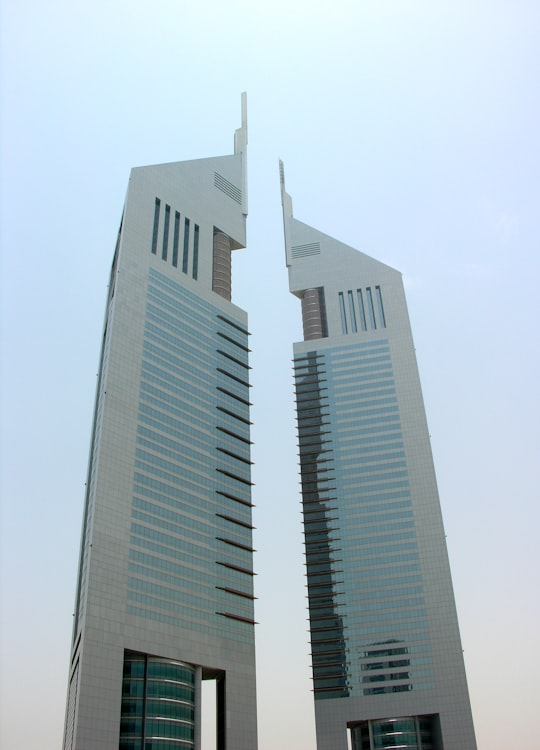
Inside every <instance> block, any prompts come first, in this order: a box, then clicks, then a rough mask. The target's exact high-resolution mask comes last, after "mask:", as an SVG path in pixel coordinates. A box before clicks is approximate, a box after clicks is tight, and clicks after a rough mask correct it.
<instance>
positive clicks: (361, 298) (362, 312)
mask: <svg viewBox="0 0 540 750" xmlns="http://www.w3.org/2000/svg"><path fill="white" fill-rule="evenodd" d="M356 291H357V293H358V309H359V310H360V326H361V328H362V330H363V331H367V323H366V308H365V307H364V295H363V294H362V290H361V289H357V290H356Z"/></svg>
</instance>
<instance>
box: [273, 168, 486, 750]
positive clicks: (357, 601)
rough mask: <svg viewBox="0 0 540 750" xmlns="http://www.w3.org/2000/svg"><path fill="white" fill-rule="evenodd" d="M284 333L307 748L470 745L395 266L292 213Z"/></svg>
mask: <svg viewBox="0 0 540 750" xmlns="http://www.w3.org/2000/svg"><path fill="white" fill-rule="evenodd" d="M281 189H282V203H283V217H284V229H285V249H286V262H287V267H288V270H289V286H290V291H291V292H292V293H293V294H294V295H296V296H297V297H298V298H299V300H300V302H301V307H302V318H303V326H304V340H303V341H301V342H298V343H295V344H294V377H295V383H296V405H297V420H298V441H299V451H300V468H301V482H302V505H303V519H304V535H305V554H306V568H307V584H308V601H309V617H310V632H311V654H312V666H313V690H314V697H315V718H316V731H317V748H318V750H346V748H347V732H348V731H349V732H350V735H351V741H352V747H353V749H354V750H375V749H379V748H397V747H399V748H404V749H405V748H409V749H411V750H413V749H414V750H443V748H444V750H474V748H475V747H476V742H475V737H474V728H473V722H472V716H471V709H470V705H469V698H468V691H467V682H466V676H465V669H464V664H463V655H462V649H461V643H460V637H459V629H458V622H457V616H456V610H455V605H454V597H453V591H452V582H451V578H450V569H449V564H448V557H447V552H446V542H445V536H444V530H443V524H442V519H441V512H440V506H439V499H438V493H437V485H436V480H435V472H434V468H433V460H432V456H431V448H430V443H429V435H428V429H427V423H426V418H425V413H424V405H423V401H422V394H421V389H420V381H419V376H418V369H417V364H416V358H415V353H414V346H413V340H412V334H411V329H410V324H409V318H408V312H407V305H406V301H405V295H404V291H403V284H402V280H401V274H400V273H399V272H398V271H395V270H394V269H392V268H390V267H388V266H386V265H384V264H383V263H380V262H378V261H376V260H374V259H373V258H370V257H369V256H367V255H364V254H363V253H361V252H358V251H357V250H354V249H353V248H351V247H348V246H347V245H344V244H343V243H341V242H338V241H337V240H335V239H333V238H332V237H329V236H328V235H326V234H323V233H322V232H319V231H317V230H316V229H313V228H312V227H310V226H307V225H306V224H302V223H301V222H300V221H297V220H296V219H294V218H293V214H292V202H291V199H290V197H289V195H288V194H287V193H286V192H285V182H284V175H283V165H281Z"/></svg>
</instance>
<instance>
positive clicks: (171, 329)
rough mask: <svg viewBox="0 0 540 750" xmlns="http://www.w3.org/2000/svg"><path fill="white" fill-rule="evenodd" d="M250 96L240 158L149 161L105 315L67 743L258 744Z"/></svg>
mask: <svg viewBox="0 0 540 750" xmlns="http://www.w3.org/2000/svg"><path fill="white" fill-rule="evenodd" d="M246 144H247V124H246V114H245V98H244V97H243V100H242V126H241V128H240V129H239V130H237V131H236V133H235V146H234V154H233V155H230V156H222V157H217V158H210V159H199V160H194V161H186V162H177V163H171V164H161V165H157V166H149V167H141V168H137V169H133V170H132V173H131V177H130V181H129V187H128V192H127V198H126V202H125V206H124V212H123V217H122V221H121V225H120V230H119V234H118V240H117V243H116V249H115V253H114V259H113V263H112V270H111V276H110V284H109V288H108V299H107V306H106V313H105V324H104V330H103V341H102V351H101V361H100V366H99V377H98V384H97V395H96V406H95V414H94V423H93V429H92V437H91V447H90V459H89V467H88V479H87V486H86V502H85V510H84V521H83V533H82V543H81V557H80V568H79V578H78V586H77V596H76V609H75V621H74V629H73V644H72V653H71V665H70V673H69V690H68V701H67V711H66V724H65V737H64V748H65V750H72V749H75V750H90V749H92V750H118V748H120V750H165V748H176V749H177V750H179V749H180V748H189V749H190V750H191V749H194V750H197V748H199V747H200V734H201V700H200V697H201V680H205V679H212V680H215V681H216V696H217V698H216V703H217V707H216V719H215V720H216V727H217V737H218V748H219V749H220V750H233V749H234V750H254V748H256V746H257V736H256V734H257V729H256V705H255V655H254V619H253V567H252V552H253V550H252V541H251V539H252V525H251V481H250V421H249V395H248V391H249V365H248V352H249V348H248V332H247V316H246V314H245V312H244V311H243V310H240V309H239V308H238V307H236V306H235V305H234V304H232V302H231V253H232V251H233V250H235V249H238V248H242V247H244V246H245V241H246V239H245V238H246V226H245V225H246V215H247V193H246Z"/></svg>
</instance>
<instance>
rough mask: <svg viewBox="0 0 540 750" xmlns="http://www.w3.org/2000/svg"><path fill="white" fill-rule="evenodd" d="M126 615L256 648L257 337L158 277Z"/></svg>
mask: <svg viewBox="0 0 540 750" xmlns="http://www.w3.org/2000/svg"><path fill="white" fill-rule="evenodd" d="M147 295H148V296H147V306H146V324H145V335H144V349H143V360H142V372H141V384H140V401H139V416H138V427H137V438H136V446H137V447H136V459H135V475H134V487H133V503H132V524H131V544H130V553H129V557H130V562H129V573H130V576H129V578H128V597H127V611H128V612H129V613H131V614H137V615H139V616H143V617H146V618H149V619H153V620H156V621H160V622H168V623H171V624H178V625H184V626H186V627H189V628H190V629H196V630H198V631H199V632H201V633H207V634H210V633H211V634H213V635H216V636H217V635H220V634H223V633H227V634H228V636H229V637H231V638H233V639H235V640H240V641H245V642H248V643H249V642H251V641H252V639H253V632H252V631H253V624H254V619H253V599H254V596H253V563H252V556H253V549H252V546H251V534H252V525H251V500H250V496H251V478H250V475H251V460H250V445H251V444H250V440H249V381H248V378H249V365H248V352H249V349H248V346H247V338H248V333H247V331H246V330H244V329H242V328H241V327H240V326H239V325H238V324H237V323H236V322H234V321H233V320H231V319H229V318H228V317H227V316H225V315H223V314H221V313H220V312H219V309H218V308H216V307H214V306H213V305H212V304H210V303H209V302H206V301H204V300H202V299H200V298H199V297H197V296H196V295H195V294H193V293H192V292H190V291H189V290H187V289H186V288H185V287H183V286H181V285H180V284H178V283H176V282H174V281H171V280H170V279H168V278H167V277H165V276H164V275H162V274H161V273H159V272H157V271H155V270H154V269H151V270H150V275H149V280H148V292H147Z"/></svg>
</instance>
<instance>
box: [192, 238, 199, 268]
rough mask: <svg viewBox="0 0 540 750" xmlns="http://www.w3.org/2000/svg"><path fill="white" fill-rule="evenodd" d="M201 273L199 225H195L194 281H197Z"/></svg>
mask: <svg viewBox="0 0 540 750" xmlns="http://www.w3.org/2000/svg"><path fill="white" fill-rule="evenodd" d="M198 273H199V225H198V224H194V225H193V273H192V276H193V278H194V279H197V275H198Z"/></svg>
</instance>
